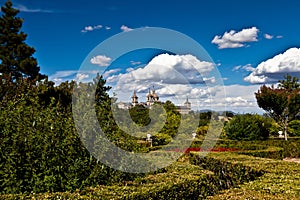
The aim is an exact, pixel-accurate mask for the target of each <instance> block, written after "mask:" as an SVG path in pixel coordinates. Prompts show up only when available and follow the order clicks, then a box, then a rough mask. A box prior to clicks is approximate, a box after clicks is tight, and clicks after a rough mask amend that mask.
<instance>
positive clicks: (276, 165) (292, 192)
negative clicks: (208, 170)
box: [208, 153, 300, 200]
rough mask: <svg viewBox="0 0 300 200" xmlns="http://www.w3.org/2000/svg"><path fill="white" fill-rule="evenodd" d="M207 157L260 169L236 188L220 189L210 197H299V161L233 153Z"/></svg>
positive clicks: (214, 198)
mask: <svg viewBox="0 0 300 200" xmlns="http://www.w3.org/2000/svg"><path fill="white" fill-rule="evenodd" d="M208 157H209V158H210V159H214V160H218V161H220V162H230V163H232V164H242V165H243V166H245V167H250V168H253V169H256V170H261V171H263V172H264V174H263V175H262V176H260V177H259V178H258V179H255V180H253V181H249V182H247V183H244V184H242V185H238V187H234V188H230V189H229V190H224V191H221V193H220V194H217V195H215V196H213V197H211V198H210V199H213V200H219V199H272V200H273V199H289V200H291V199H295V200H296V199H300V164H298V163H293V162H286V161H281V160H274V159H266V158H258V157H252V156H247V155H238V154H235V153H212V154H209V155H208Z"/></svg>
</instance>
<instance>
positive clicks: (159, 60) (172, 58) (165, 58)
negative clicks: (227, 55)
mask: <svg viewBox="0 0 300 200" xmlns="http://www.w3.org/2000/svg"><path fill="white" fill-rule="evenodd" d="M214 66H215V64H214V63H210V62H206V61H199V60H198V59H197V58H196V57H195V56H192V55H169V54H161V55H158V56H156V57H154V58H153V59H152V60H151V61H150V62H149V63H148V64H147V65H146V66H145V67H143V68H138V69H135V70H131V71H130V72H129V73H127V74H123V75H121V76H120V79H119V86H120V87H122V88H123V87H125V88H126V87H127V88H131V87H130V86H128V85H132V84H133V83H136V82H139V84H143V83H145V82H149V83H151V82H152V83H160V84H199V83H200V84H201V83H204V79H203V78H204V77H203V75H206V74H207V73H209V72H211V71H212V70H213V69H214ZM206 78H208V77H206ZM207 81H208V82H212V81H214V80H213V78H211V77H210V78H209V79H207Z"/></svg>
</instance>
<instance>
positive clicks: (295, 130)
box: [288, 120, 300, 136]
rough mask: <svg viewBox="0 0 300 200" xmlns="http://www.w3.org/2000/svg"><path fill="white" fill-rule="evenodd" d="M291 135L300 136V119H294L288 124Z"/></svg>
mask: <svg viewBox="0 0 300 200" xmlns="http://www.w3.org/2000/svg"><path fill="white" fill-rule="evenodd" d="M288 134H289V136H300V120H293V121H291V122H290V123H289V126H288Z"/></svg>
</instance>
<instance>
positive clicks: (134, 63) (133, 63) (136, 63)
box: [130, 60, 142, 65]
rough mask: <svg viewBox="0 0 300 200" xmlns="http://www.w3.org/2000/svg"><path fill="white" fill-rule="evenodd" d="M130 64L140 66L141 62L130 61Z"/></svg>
mask: <svg viewBox="0 0 300 200" xmlns="http://www.w3.org/2000/svg"><path fill="white" fill-rule="evenodd" d="M130 64H131V65H140V64H142V62H140V61H133V60H132V61H130Z"/></svg>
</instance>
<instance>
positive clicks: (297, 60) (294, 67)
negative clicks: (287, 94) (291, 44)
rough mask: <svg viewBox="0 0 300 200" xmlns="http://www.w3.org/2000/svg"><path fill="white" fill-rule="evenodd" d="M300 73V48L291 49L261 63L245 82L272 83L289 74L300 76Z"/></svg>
mask: <svg viewBox="0 0 300 200" xmlns="http://www.w3.org/2000/svg"><path fill="white" fill-rule="evenodd" d="M299 72H300V48H290V49H288V50H286V51H285V52H284V53H281V54H278V55H276V56H274V57H273V58H270V59H268V60H266V61H263V62H262V63H260V64H259V65H258V66H257V67H256V68H255V70H254V71H253V72H252V73H251V74H250V75H249V76H247V77H245V78H244V80H245V81H247V82H250V83H271V82H277V81H278V80H280V79H282V78H283V77H284V75H285V74H287V73H289V74H292V75H293V74H294V75H297V76H299Z"/></svg>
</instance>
